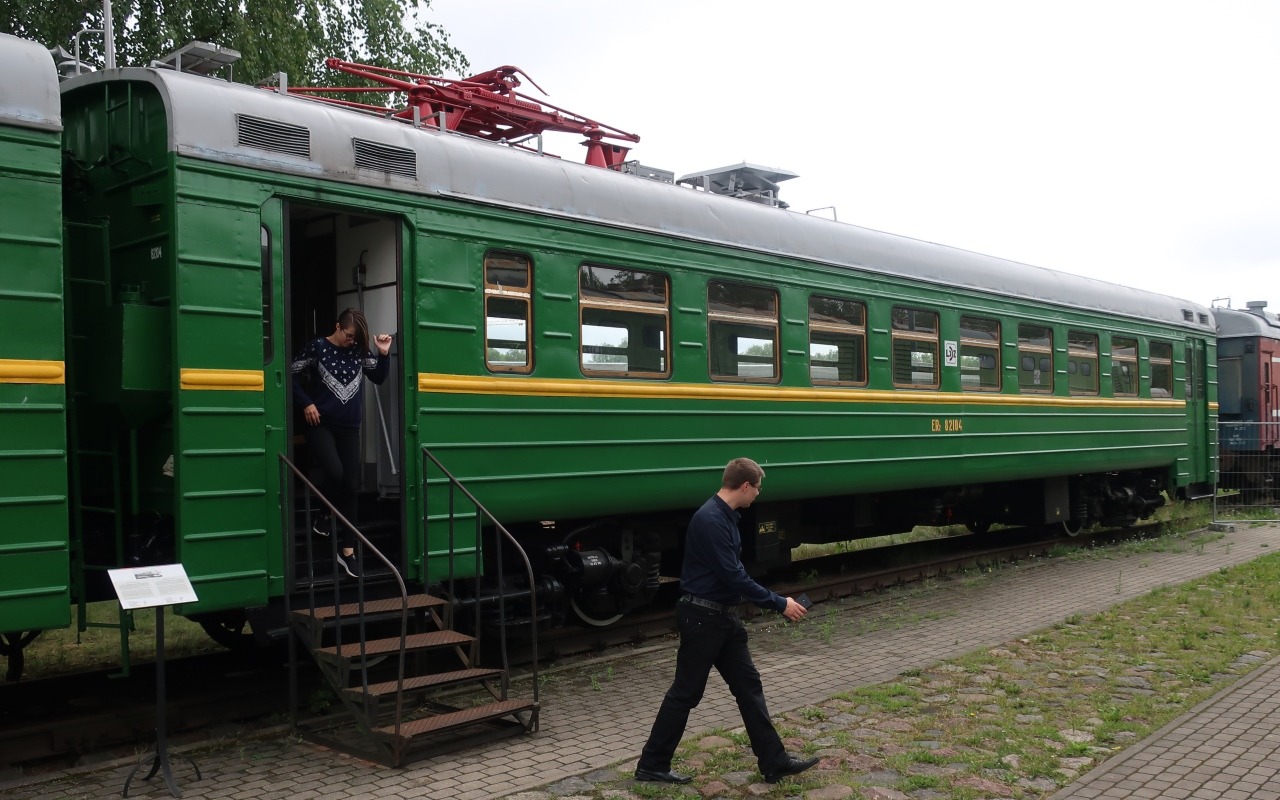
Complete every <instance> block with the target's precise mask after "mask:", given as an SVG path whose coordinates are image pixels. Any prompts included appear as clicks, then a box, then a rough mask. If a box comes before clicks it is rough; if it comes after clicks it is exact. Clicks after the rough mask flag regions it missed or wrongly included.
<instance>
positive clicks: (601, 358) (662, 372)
mask: <svg viewBox="0 0 1280 800" xmlns="http://www.w3.org/2000/svg"><path fill="white" fill-rule="evenodd" d="M667 297H668V292H667V276H666V275H663V274H661V273H658V272H643V271H641V270H636V269H619V268H617V267H602V266H599V265H596V264H583V265H582V267H581V268H580V269H579V270H578V307H579V310H580V313H581V315H582V331H581V332H582V343H581V348H582V349H581V353H580V356H579V358H580V362H581V364H582V371H583V373H584V374H594V375H609V376H612V377H665V376H666V375H667V374H669V372H670V363H671V360H670V358H669V354H668V342H669V338H670V337H669V336H668V335H667V329H668V324H667V323H668V320H669V318H670V313H671V307H670V305H669V303H668V302H667Z"/></svg>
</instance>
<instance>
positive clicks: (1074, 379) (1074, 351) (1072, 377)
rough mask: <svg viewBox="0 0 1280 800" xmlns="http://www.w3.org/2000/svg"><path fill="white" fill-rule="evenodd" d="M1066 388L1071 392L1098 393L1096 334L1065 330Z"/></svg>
mask: <svg viewBox="0 0 1280 800" xmlns="http://www.w3.org/2000/svg"><path fill="white" fill-rule="evenodd" d="M1067 388H1068V389H1069V390H1070V392H1071V394H1097V393H1098V335H1097V334H1096V333H1085V332H1083V331H1072V330H1069V331H1067Z"/></svg>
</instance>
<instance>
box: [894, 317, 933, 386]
mask: <svg viewBox="0 0 1280 800" xmlns="http://www.w3.org/2000/svg"><path fill="white" fill-rule="evenodd" d="M891 313H892V320H893V330H892V333H891V335H890V346H891V348H892V352H893V356H892V369H893V385H894V386H896V387H900V388H904V389H936V388H938V315H937V314H936V313H934V312H933V311H923V310H921V309H918V308H905V307H902V306H894V307H893V310H892V312H891Z"/></svg>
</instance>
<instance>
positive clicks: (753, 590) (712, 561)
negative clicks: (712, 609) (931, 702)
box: [680, 495, 787, 611]
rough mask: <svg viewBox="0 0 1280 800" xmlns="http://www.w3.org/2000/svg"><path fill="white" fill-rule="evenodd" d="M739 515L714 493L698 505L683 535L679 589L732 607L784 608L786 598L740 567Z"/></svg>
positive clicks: (775, 609)
mask: <svg viewBox="0 0 1280 800" xmlns="http://www.w3.org/2000/svg"><path fill="white" fill-rule="evenodd" d="M740 516H741V515H739V514H738V512H737V511H735V510H733V509H732V508H729V504H728V503H726V502H725V501H723V500H721V499H720V497H719V496H718V495H712V496H711V499H710V500H708V501H707V502H705V503H703V504H702V508H700V509H698V511H697V513H695V514H694V515H693V519H691V520H689V530H688V532H687V533H686V534H685V540H684V567H683V569H682V570H681V572H680V588H681V589H683V590H684V591H686V592H688V593H689V594H691V595H693V596H694V597H701V598H702V599H703V600H710V601H712V602H715V603H724V604H726V605H735V606H736V605H737V604H738V603H741V602H742V601H743V600H746V601H747V602H750V603H755V604H756V605H758V606H760V607H761V608H772V609H773V610H774V611H784V610H786V608H787V599H786V598H785V597H782V596H781V595H778V594H774V593H773V592H771V591H769V590H768V589H766V588H764V587H763V586H761V585H760V584H758V583H756V582H755V581H754V580H752V579H751V576H750V575H748V574H747V570H746V567H744V566H742V536H741V534H739V533H738V519H739V518H740Z"/></svg>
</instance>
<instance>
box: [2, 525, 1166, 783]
mask: <svg viewBox="0 0 1280 800" xmlns="http://www.w3.org/2000/svg"><path fill="white" fill-rule="evenodd" d="M1158 529H1159V525H1147V526H1135V527H1133V528H1128V529H1126V530H1124V531H1104V532H1100V533H1095V534H1093V535H1084V536H1079V537H1075V538H1067V537H1065V536H1062V535H1061V534H1052V533H1050V532H1047V531H1034V530H1028V529H1017V530H1007V531H998V532H992V533H986V534H982V535H981V536H978V535H970V536H958V537H949V538H945V539H934V540H930V541H927V542H916V543H912V544H907V545H895V546H890V547H880V548H874V549H870V550H862V551H855V552H851V553H842V554H837V555H831V556H823V557H819V558H811V559H806V560H804V561H800V562H796V563H795V564H793V565H792V566H791V567H790V568H788V569H787V570H783V571H781V572H778V573H774V574H771V575H770V577H769V580H768V585H769V586H770V587H771V588H773V589H774V590H775V591H777V592H779V593H780V594H784V595H795V594H799V593H801V592H804V593H807V594H808V595H809V597H810V599H811V600H813V601H814V602H815V603H822V602H826V601H829V600H834V599H839V598H846V597H850V596H857V595H870V594H872V593H875V592H880V591H883V590H885V589H887V588H889V587H892V586H898V585H904V584H909V583H912V582H915V581H920V580H924V579H928V578H934V577H939V576H943V575H946V574H949V573H955V572H960V571H963V570H966V569H971V568H977V567H982V566H985V565H989V564H995V563H999V562H1007V561H1020V560H1025V559H1030V558H1036V557H1040V556H1044V555H1046V554H1047V553H1048V552H1049V551H1050V550H1051V549H1054V548H1060V547H1063V546H1066V547H1097V546H1104V545H1106V544H1110V543H1113V542H1115V541H1117V540H1129V539H1135V538H1144V537H1146V536H1149V535H1152V534H1154V533H1155V532H1157V531H1158ZM678 591H679V590H678V585H677V584H676V583H668V584H667V585H665V586H664V587H663V590H662V594H661V595H660V596H659V598H658V603H657V608H656V609H655V610H654V611H650V612H645V613H640V614H633V615H628V616H627V617H626V618H625V619H623V620H621V621H619V622H617V623H615V624H613V625H610V626H607V627H600V628H589V629H582V628H562V629H558V630H554V631H550V632H548V633H546V634H544V635H543V636H542V637H540V643H539V650H540V654H539V660H540V662H541V663H542V664H543V665H544V666H545V665H547V664H549V663H551V662H556V663H557V666H558V667H570V668H571V667H572V666H573V664H574V663H575V661H576V660H577V659H578V657H580V656H583V655H599V654H601V653H603V652H608V651H610V650H612V649H614V648H619V647H625V646H632V645H637V644H642V643H644V642H646V641H649V640H652V639H655V638H660V637H664V636H668V635H670V634H671V633H673V632H674V623H673V616H672V609H671V607H672V605H673V604H674V601H675V599H676V597H677V596H678ZM741 611H742V613H743V614H744V615H746V616H755V615H758V614H760V613H762V612H759V611H758V610H756V609H755V608H754V607H753V606H750V605H743V606H742V607H741ZM529 655H530V654H529V652H528V649H527V648H525V649H524V651H523V652H522V651H521V650H520V649H519V648H517V649H516V650H515V651H513V657H514V659H515V660H516V661H517V662H518V661H519V660H521V659H524V660H525V661H527V660H528V658H529ZM260 660H261V661H262V662H263V663H259V664H256V665H253V664H247V663H246V659H245V657H244V656H240V655H235V654H232V653H217V654H213V655H207V656H199V657H191V658H187V659H182V660H181V661H177V662H172V663H170V664H169V665H168V675H169V676H171V677H170V678H169V688H168V692H167V694H168V698H169V702H168V704H167V707H168V713H169V717H168V730H169V731H170V734H171V741H174V742H191V741H200V740H206V739H214V738H217V737H219V736H223V735H226V734H227V733H228V732H229V730H231V731H239V732H243V731H247V730H248V731H251V730H253V729H255V728H263V727H269V726H272V725H274V724H276V723H278V722H280V721H281V720H282V718H283V715H284V714H286V713H287V699H286V698H287V694H288V692H287V669H285V667H284V666H283V665H281V664H280V663H279V661H278V660H274V659H272V658H270V657H269V656H268V657H266V658H263V659H260ZM150 669H151V665H147V664H141V665H136V666H135V676H134V677H133V678H131V679H130V680H128V681H120V680H116V679H112V678H110V677H108V675H107V673H106V672H101V673H92V674H78V675H71V676H64V677H59V678H51V679H43V680H36V681H28V682H23V683H21V684H13V685H9V686H3V687H0V753H2V754H3V757H2V758H0V776H2V775H3V774H4V772H5V769H6V767H7V768H8V770H9V771H10V772H13V771H16V770H21V771H22V772H23V773H24V774H34V773H37V772H40V771H47V770H57V769H65V768H66V767H69V766H73V765H75V764H77V763H83V762H85V761H94V760H96V761H103V760H109V759H111V758H114V757H123V756H131V755H133V754H134V753H135V752H136V751H137V749H138V748H139V747H146V746H147V745H149V744H150V743H151V741H152V738H153V735H154V734H153V727H154V720H155V706H154V703H155V695H154V688H153V687H154V683H153V681H152V680H151V679H150V678H149V677H148V673H149V670H150ZM306 673H307V671H304V675H306ZM311 677H318V676H310V675H307V677H306V679H304V686H303V688H302V692H301V696H302V697H303V698H304V706H305V705H306V701H305V698H307V697H308V696H310V692H311V689H312V688H313V685H311V684H310V683H309V682H308V681H309V679H310V678H311ZM318 685H319V681H318V680H317V681H316V683H315V684H314V686H318ZM232 726H235V727H232Z"/></svg>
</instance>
